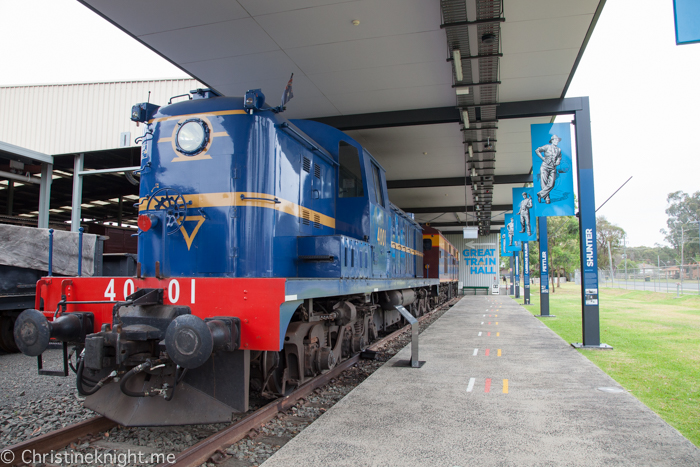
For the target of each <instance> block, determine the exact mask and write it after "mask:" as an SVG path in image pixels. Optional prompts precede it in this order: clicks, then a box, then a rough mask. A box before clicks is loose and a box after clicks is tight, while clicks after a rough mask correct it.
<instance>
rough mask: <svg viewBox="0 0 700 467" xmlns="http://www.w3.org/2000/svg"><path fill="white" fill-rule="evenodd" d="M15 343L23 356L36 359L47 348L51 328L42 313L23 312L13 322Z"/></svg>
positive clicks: (33, 311) (34, 311)
mask: <svg viewBox="0 0 700 467" xmlns="http://www.w3.org/2000/svg"><path fill="white" fill-rule="evenodd" d="M14 335H15V342H16V343H17V347H19V350H20V351H21V352H22V353H23V354H24V355H29V356H30V357H36V356H37V355H41V354H42V353H43V352H44V350H46V348H47V347H48V346H49V339H50V338H51V328H50V327H49V321H48V320H47V319H46V317H45V316H44V314H43V313H41V312H40V311H37V310H24V311H23V312H22V313H21V314H20V315H19V317H17V320H16V321H15V330H14Z"/></svg>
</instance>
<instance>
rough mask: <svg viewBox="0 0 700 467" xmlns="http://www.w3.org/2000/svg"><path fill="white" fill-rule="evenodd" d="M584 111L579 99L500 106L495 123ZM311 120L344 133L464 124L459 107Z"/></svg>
mask: <svg viewBox="0 0 700 467" xmlns="http://www.w3.org/2000/svg"><path fill="white" fill-rule="evenodd" d="M484 105H495V104H484ZM582 108H583V104H582V102H581V98H580V97H568V98H565V99H540V100H534V101H517V102H499V103H498V106H497V107H496V120H499V119H507V118H530V117H551V116H553V115H566V114H573V113H574V112H576V111H577V110H581V109H582ZM309 120H312V121H315V122H321V123H325V124H326V125H330V126H332V127H335V128H337V129H339V130H343V131H348V130H363V129H370V128H391V127H399V126H411V125H433V124H438V123H461V122H462V119H461V116H460V109H458V108H457V107H432V108H429V109H413V110H397V111H394V112H376V113H368V114H354V115H338V116H333V117H317V118H310V119H309ZM476 123H483V122H476ZM491 129H493V128H473V127H472V128H469V129H467V130H465V131H478V130H491Z"/></svg>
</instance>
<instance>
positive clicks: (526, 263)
mask: <svg viewBox="0 0 700 467" xmlns="http://www.w3.org/2000/svg"><path fill="white" fill-rule="evenodd" d="M523 288H524V289H525V296H524V298H523V305H529V304H530V242H523Z"/></svg>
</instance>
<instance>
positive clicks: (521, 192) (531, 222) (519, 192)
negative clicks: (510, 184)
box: [513, 188, 537, 242]
mask: <svg viewBox="0 0 700 467" xmlns="http://www.w3.org/2000/svg"><path fill="white" fill-rule="evenodd" d="M534 197H535V190H534V189H533V188H513V213H514V214H513V220H514V221H515V222H514V223H515V235H514V238H515V240H518V241H521V242H534V241H535V240H537V229H536V223H537V222H536V221H537V214H536V213H535V203H534V202H533V198H534Z"/></svg>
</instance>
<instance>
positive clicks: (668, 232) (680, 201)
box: [661, 191, 700, 264]
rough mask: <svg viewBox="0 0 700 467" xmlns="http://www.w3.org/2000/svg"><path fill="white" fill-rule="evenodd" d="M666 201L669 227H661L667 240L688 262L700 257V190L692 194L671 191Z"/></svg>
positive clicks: (681, 259)
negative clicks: (690, 259)
mask: <svg viewBox="0 0 700 467" xmlns="http://www.w3.org/2000/svg"><path fill="white" fill-rule="evenodd" d="M666 201H667V202H668V203H669V206H668V208H666V214H668V220H667V221H666V226H667V227H668V228H667V229H661V233H662V234H664V235H665V237H666V241H667V242H668V243H670V244H671V245H673V248H674V250H675V251H676V255H677V256H678V259H679V260H680V261H681V262H682V263H683V264H687V259H688V258H696V260H697V259H698V254H699V253H700V246H699V245H698V224H697V223H695V222H697V221H700V191H696V192H695V193H693V194H692V195H689V194H688V193H685V192H682V191H676V192H674V193H669V195H668V197H667V198H666Z"/></svg>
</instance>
